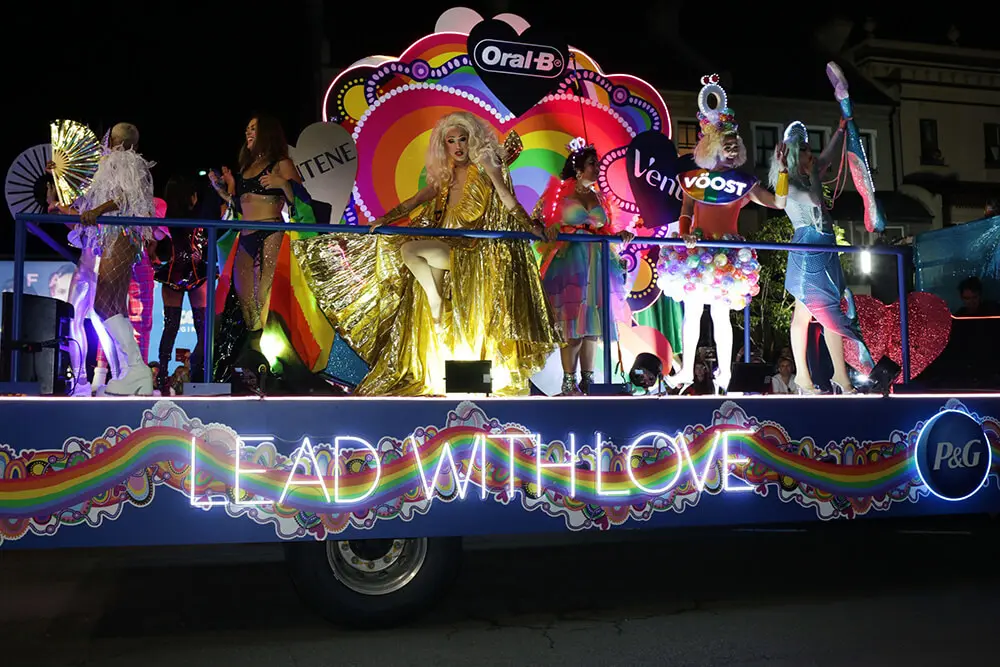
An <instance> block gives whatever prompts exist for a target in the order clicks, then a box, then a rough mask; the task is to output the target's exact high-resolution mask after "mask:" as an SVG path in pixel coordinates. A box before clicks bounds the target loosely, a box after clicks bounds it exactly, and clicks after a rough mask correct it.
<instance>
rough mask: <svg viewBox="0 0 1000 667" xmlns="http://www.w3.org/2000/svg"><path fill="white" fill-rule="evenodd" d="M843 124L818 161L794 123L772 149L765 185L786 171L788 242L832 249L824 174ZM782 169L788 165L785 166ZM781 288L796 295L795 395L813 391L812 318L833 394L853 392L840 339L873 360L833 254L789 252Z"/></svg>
mask: <svg viewBox="0 0 1000 667" xmlns="http://www.w3.org/2000/svg"><path fill="white" fill-rule="evenodd" d="M845 124H846V121H844V120H841V122H840V127H839V128H837V132H836V134H834V136H833V139H832V140H831V141H830V144H829V145H828V146H827V147H826V148H825V149H824V150H823V152H822V154H820V155H819V156H818V157H817V156H815V155H813V152H812V150H811V149H810V148H809V134H808V131H807V130H806V126H805V125H803V124H802V123H800V122H798V121H796V122H794V123H792V124H791V125H789V126H788V128H787V129H786V130H785V134H784V139H783V141H782V143H781V145H782V146H784V149H783V150H782V151H780V152H782V153H784V154H785V156H786V157H781V156H779V149H778V148H777V147H776V148H775V154H774V157H773V158H772V160H771V173H770V182H771V184H772V185H776V184H777V183H778V181H779V180H780V179H781V178H782V172H783V170H784V169H786V168H787V170H788V175H787V176H785V178H787V179H788V201H787V202H786V203H785V213H786V214H787V215H788V219H789V220H791V222H792V227H793V228H794V229H795V233H794V235H793V236H792V243H803V244H808V245H831V246H833V245H836V244H837V238H836V234H835V233H834V229H833V219H832V218H831V216H830V213H829V211H828V210H827V209H826V207H825V206H824V202H823V175H824V174H825V173H826V171H827V170H828V169H829V168H830V166H831V165H832V163H833V161H834V159H835V158H836V156H837V155H839V153H840V151H841V146H842V143H841V142H842V141H843V138H844V126H845ZM786 165H787V167H786ZM785 289H786V290H788V293H789V294H791V295H792V296H794V297H795V311H794V313H793V314H792V324H791V331H790V333H791V343H792V354H793V355H794V356H795V366H796V369H797V373H796V376H795V382H796V384H797V385H798V386H799V393H803V394H815V393H818V390H817V389H816V387H815V385H814V384H813V380H812V376H811V375H810V373H809V364H808V362H807V359H806V346H807V342H808V337H809V323H810V322H811V321H812V318H814V317H815V318H816V321H818V322H819V323H820V324H821V325H822V326H823V337H824V339H825V341H826V347H827V349H828V350H829V351H830V359H831V360H832V361H833V380H832V382H833V387H834V391H836V392H840V393H843V392H844V391H847V392H852V391H853V387H852V385H851V381H850V377H849V376H848V374H847V364H846V363H845V362H844V342H845V341H844V339H847V340H848V341H850V343H851V344H853V345H857V346H858V358H859V359H860V360H861V363H862V364H865V365H867V366H868V368H869V369H870V368H871V367H872V358H871V355H870V354H869V352H868V348H867V347H866V346H865V343H864V339H862V337H861V327H860V325H859V324H858V319H857V314H856V312H855V308H854V296H853V294H851V290H850V289H848V287H847V282H846V281H845V280H844V272H843V270H842V269H841V267H840V257H839V256H838V255H837V253H833V252H831V253H822V252H808V251H805V252H803V251H790V252H789V253H788V269H787V270H786V271H785ZM841 298H844V299H846V300H847V314H845V313H844V312H843V311H842V310H841V308H840V301H841Z"/></svg>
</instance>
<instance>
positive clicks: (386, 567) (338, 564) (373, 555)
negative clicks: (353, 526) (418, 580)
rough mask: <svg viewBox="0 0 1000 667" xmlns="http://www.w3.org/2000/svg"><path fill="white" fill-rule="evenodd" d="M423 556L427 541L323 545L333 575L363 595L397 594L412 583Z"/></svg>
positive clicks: (424, 539)
mask: <svg viewBox="0 0 1000 667" xmlns="http://www.w3.org/2000/svg"><path fill="white" fill-rule="evenodd" d="M426 557H427V539H426V538H419V539H413V540H404V539H399V540H356V541H355V540H342V541H338V542H333V541H328V542H327V543H326V558H327V561H329V563H330V569H331V570H333V574H334V576H336V577H337V580H338V581H340V583H342V584H344V585H345V586H347V587H348V588H349V589H351V590H352V591H354V592H355V593H360V594H362V595H388V594H389V593H394V592H395V591H398V590H399V589H401V588H403V587H404V586H406V585H407V584H409V583H410V582H411V581H413V578H414V577H416V576H417V573H418V572H420V568H421V567H423V565H424V559H425V558H426Z"/></svg>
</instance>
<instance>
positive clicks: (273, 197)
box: [209, 115, 325, 383]
mask: <svg viewBox="0 0 1000 667" xmlns="http://www.w3.org/2000/svg"><path fill="white" fill-rule="evenodd" d="M233 177H234V193H233V194H230V193H229V191H228V189H227V188H225V187H223V186H224V185H225V184H224V183H223V181H222V178H221V177H219V176H218V175H217V174H216V173H215V172H214V171H212V172H210V173H209V178H210V180H211V182H212V187H213V188H215V191H216V193H217V194H218V195H219V197H221V198H222V200H223V201H225V202H226V203H227V204H228V205H229V207H230V210H231V211H232V212H233V217H234V219H238V220H242V221H258V222H283V221H284V218H283V217H282V211H283V209H284V208H285V207H286V206H287V207H288V213H289V215H288V217H289V220H290V221H291V222H315V215H314V214H313V211H312V207H311V203H310V202H311V199H310V198H309V195H308V194H307V193H306V191H305V188H304V187H303V186H302V177H301V176H300V175H299V173H298V171H297V170H296V169H295V165H294V164H292V161H291V159H290V158H289V157H288V142H287V141H286V140H285V133H284V130H283V129H282V127H281V124H280V123H279V122H278V121H277V119H275V118H272V117H269V116H265V115H257V116H254V117H253V118H252V119H251V120H250V122H249V123H248V124H247V127H246V142H245V143H244V144H243V146H242V148H241V149H240V154H239V166H238V168H237V170H236V171H235V172H234V173H233ZM284 238H285V234H284V232H281V231H267V230H263V231H253V230H249V229H244V230H241V231H240V233H239V236H238V240H237V242H236V247H235V248H234V252H235V257H234V259H233V261H232V263H231V265H230V264H228V263H227V267H226V272H228V271H229V270H231V271H232V278H231V284H232V287H234V288H235V294H236V300H237V301H238V306H239V315H241V316H242V321H238V320H240V317H238V316H237V314H236V313H234V312H232V310H233V308H232V306H233V304H231V303H229V302H228V301H227V297H228V296H229V295H230V293H231V292H230V280H229V279H228V278H227V277H226V276H225V272H224V274H223V279H222V280H220V281H219V286H218V289H217V292H216V306H217V308H218V307H220V306H222V305H223V304H225V305H224V311H223V312H222V313H220V318H219V325H218V333H219V336H218V339H217V341H216V343H217V347H218V348H219V349H218V350H217V352H218V359H217V361H218V363H217V365H216V369H215V379H216V381H225V380H227V379H228V377H229V373H230V371H231V370H232V367H236V366H241V367H243V368H244V372H245V373H247V374H249V377H248V379H250V381H251V382H258V383H259V381H260V380H261V379H262V376H266V375H268V374H269V372H270V364H269V362H268V360H267V359H266V358H265V357H264V355H263V354H262V352H261V348H260V342H261V337H262V336H263V333H264V329H265V327H266V326H267V323H268V314H269V312H270V301H271V289H272V286H273V284H274V280H275V271H276V269H277V266H278V260H279V251H280V250H281V247H282V242H283V241H284ZM241 343H242V344H241ZM324 361H325V360H324Z"/></svg>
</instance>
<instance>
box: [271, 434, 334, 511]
mask: <svg viewBox="0 0 1000 667" xmlns="http://www.w3.org/2000/svg"><path fill="white" fill-rule="evenodd" d="M303 454H308V455H309V460H310V462H312V466H313V467H312V474H313V475H314V476H315V477H316V479H315V480H299V481H295V470H296V469H297V468H298V467H299V464H300V463H302V455H303ZM306 474H307V475H308V474H309V472H308V470H307V471H306ZM293 484H294V485H295V486H318V487H319V488H320V489H321V490H322V491H323V497H324V498H326V502H327V503H329V502H330V492H329V491H328V490H327V488H326V482H324V481H323V474H322V471H321V470H320V465H319V461H317V460H316V452H315V451H314V450H313V448H312V444H310V442H309V438H303V439H302V444H301V445H300V446H299V448H298V452H297V453H296V454H295V462H294V463H292V469H291V470H289V471H288V479H287V480H285V487H284V488H283V489H282V490H281V497H280V498H279V499H278V504H279V505H284V504H285V497H286V496H287V495H288V490H289V488H290V487H291V486H292V485H293Z"/></svg>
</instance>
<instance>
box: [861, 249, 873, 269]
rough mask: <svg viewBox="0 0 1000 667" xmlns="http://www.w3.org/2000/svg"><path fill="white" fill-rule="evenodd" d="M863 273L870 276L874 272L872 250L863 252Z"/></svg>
mask: <svg viewBox="0 0 1000 667" xmlns="http://www.w3.org/2000/svg"><path fill="white" fill-rule="evenodd" d="M860 254H861V273H863V274H865V275H868V274H869V273H871V272H872V253H871V251H870V250H862V251H861V253H860Z"/></svg>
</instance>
